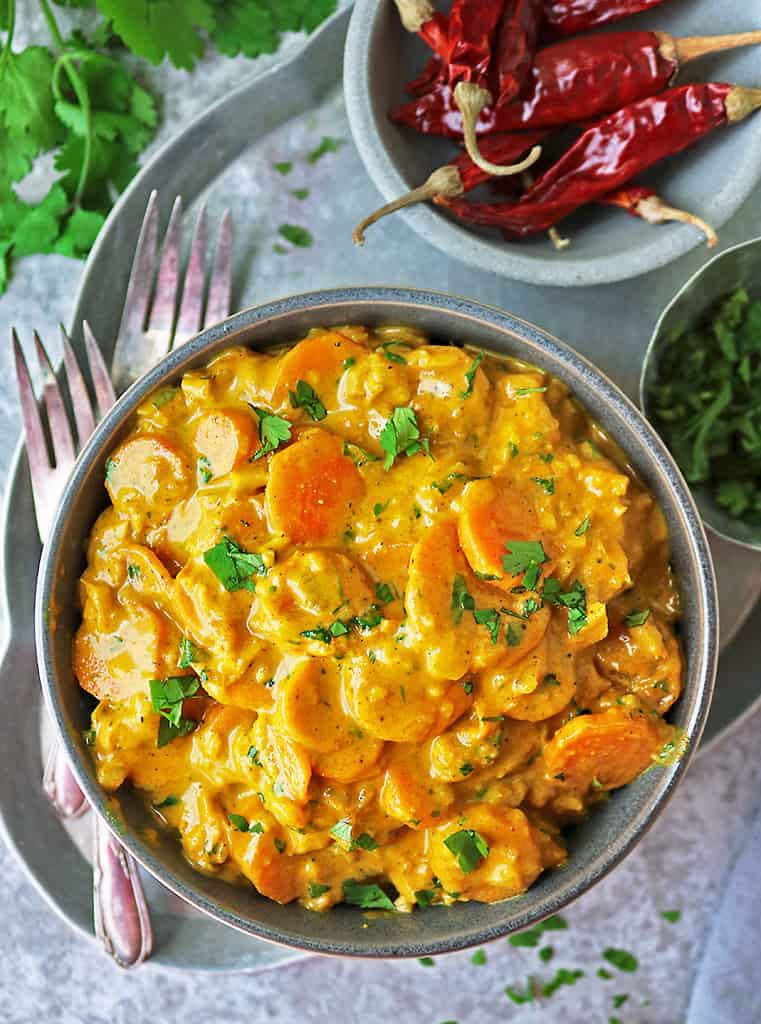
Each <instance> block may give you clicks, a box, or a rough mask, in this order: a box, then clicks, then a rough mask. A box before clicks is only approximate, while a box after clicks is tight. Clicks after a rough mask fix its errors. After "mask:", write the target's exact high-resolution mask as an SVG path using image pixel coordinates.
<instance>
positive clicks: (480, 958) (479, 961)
mask: <svg viewBox="0 0 761 1024" xmlns="http://www.w3.org/2000/svg"><path fill="white" fill-rule="evenodd" d="M470 962H471V963H472V964H475V965H476V967H483V965H484V964H485V963H486V950H484V949H477V950H476V951H475V953H474V954H473V956H472V957H471V958H470Z"/></svg>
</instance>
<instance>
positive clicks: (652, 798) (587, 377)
mask: <svg viewBox="0 0 761 1024" xmlns="http://www.w3.org/2000/svg"><path fill="white" fill-rule="evenodd" d="M357 303H372V304H373V305H375V306H377V307H378V309H379V311H380V312H383V310H384V308H388V309H389V314H391V312H392V310H393V315H394V317H395V318H396V322H399V319H398V318H399V315H400V313H399V309H400V307H406V308H409V309H411V310H414V309H424V310H427V311H429V312H431V313H432V314H440V315H452V314H454V315H455V319H458V318H459V320H460V321H462V320H463V319H465V318H467V319H470V320H472V321H474V322H480V323H486V324H487V325H489V326H491V327H494V328H497V329H501V330H503V331H506V332H509V333H512V334H513V335H517V336H518V337H519V338H520V341H521V343H522V344H525V345H527V346H528V347H529V348H531V349H532V350H533V351H534V352H535V353H536V357H537V358H536V363H537V365H539V366H541V365H542V363H543V362H544V363H547V362H550V363H555V364H556V366H555V367H553V368H552V369H548V372H552V373H553V374H556V373H557V367H558V366H559V367H560V368H561V369H562V370H563V371H565V372H566V373H568V374H569V375H570V376H571V377H573V378H574V379H575V380H576V381H577V382H578V383H577V387H579V386H581V388H582V389H583V388H591V387H592V386H594V388H595V389H596V392H597V393H598V394H600V395H601V396H602V397H603V398H604V400H605V402H606V404H607V405H608V406H609V407H610V409H611V411H612V412H613V413H615V414H616V415H617V418H618V420H619V421H620V424H621V428H622V431H624V432H625V431H626V430H630V431H631V430H633V429H635V427H636V429H638V430H641V431H642V432H643V434H644V437H645V439H646V441H647V449H646V451H645V455H646V457H647V458H648V459H649V460H650V462H651V463H652V466H653V468H654V469H655V470H656V471H657V473H658V475H659V476H660V477H661V478H662V479H663V480H664V481H665V482H666V483H667V485H668V486H667V490H668V492H669V495H670V496H671V499H672V502H673V505H674V509H675V511H676V512H678V514H679V520H680V523H681V525H682V528H683V531H684V533H685V536H686V537H687V538H688V540H689V550H690V555H691V562H692V564H693V565H694V567H695V576H696V580H695V582H696V584H697V593H696V599H697V608H698V620H699V622H700V626H701V628H700V636H699V637H698V640H697V642H696V645H695V646H696V650H695V652H694V664H695V669H694V678H695V682H696V686H695V692H694V693H693V694H692V696H691V699H690V701H689V702H688V704H687V707H688V709H690V710H689V719H688V721H687V722H686V723H685V725H684V732H685V734H686V736H687V737H688V739H689V743H688V746H687V750H686V752H685V754H684V756H683V757H682V758H680V759H679V760H678V761H677V762H675V763H674V764H672V765H668V766H666V767H663V768H661V769H660V770H659V772H658V776H657V783H656V785H654V786H653V787H652V792H649V793H648V794H647V795H646V796H645V798H644V799H643V800H642V801H641V804H640V806H638V808H637V809H636V811H635V812H634V813H633V814H632V816H631V818H630V819H629V820H627V823H626V828H625V829H622V830H621V833H620V834H617V835H616V836H615V837H614V838H613V839H612V840H611V841H610V842H609V843H608V844H607V845H606V847H605V850H604V852H603V853H600V854H599V855H597V856H596V857H595V858H594V859H593V860H591V862H590V863H589V864H588V866H587V867H586V869H585V870H584V871H583V872H582V873H581V874H579V873H577V872H576V873H572V874H570V875H569V877H568V878H567V879H565V880H564V881H563V883H562V884H561V885H559V887H558V888H557V890H556V891H554V892H552V893H550V894H547V895H545V896H543V897H542V898H541V899H539V900H537V901H536V902H535V903H534V904H532V905H531V907H527V908H526V909H524V910H522V911H521V912H520V913H519V914H517V915H515V917H514V919H513V920H511V921H510V922H503V923H502V924H497V925H489V924H488V923H487V924H486V926H480V927H475V928H465V929H462V930H460V931H457V932H456V933H455V934H453V935H450V936H448V937H445V938H436V939H433V940H429V941H427V942H425V941H419V942H409V941H408V942H404V941H400V943H399V944H396V943H389V942H386V943H385V944H384V943H378V944H377V945H373V946H368V944H367V943H365V944H358V943H356V942H354V941H353V940H352V938H351V936H349V937H347V938H346V939H343V938H342V939H341V940H340V941H339V940H334V939H330V938H322V937H321V938H319V939H311V938H308V937H307V938H301V937H294V935H293V934H292V933H289V932H284V931H282V930H280V929H279V928H276V927H271V926H269V925H267V924H262V923H260V922H258V921H256V920H253V919H252V918H251V917H244V916H242V915H241V914H239V913H237V912H236V911H235V910H233V909H231V908H229V907H225V906H222V905H221V904H220V903H219V902H218V901H217V900H215V899H213V898H211V897H207V896H205V895H204V894H203V893H201V892H199V891H198V890H197V889H196V888H195V887H194V886H190V885H188V884H186V883H185V881H184V880H183V879H182V878H181V877H179V876H178V875H177V874H176V873H175V872H173V871H172V870H171V869H169V868H167V866H166V865H164V864H162V863H161V861H160V859H159V858H158V857H156V856H155V854H154V852H153V851H152V849H151V847H150V846H149V845H148V843H146V842H144V841H143V840H141V839H140V838H139V837H138V836H137V835H136V834H135V833H134V832H132V831H129V830H126V831H125V830H124V829H123V827H122V826H121V824H120V823H119V822H118V821H116V820H115V818H114V814H113V811H112V810H110V808H109V806H108V795H107V794H106V793H105V791H104V790H102V789H101V788H100V786H99V785H98V784H97V782H96V781H95V778H94V775H93V773H92V764H91V761H90V760H89V758H88V757H87V755H86V752H85V751H84V749H83V747H82V745H81V744H77V743H76V742H75V740H74V738H73V736H72V735H70V733H69V732H68V730H67V728H66V725H65V720H64V712H63V708H62V704H61V702H60V701H59V698H58V685H57V680H56V675H55V658H54V655H53V651H52V635H53V632H54V630H53V629H51V628H50V626H49V623H48V614H47V610H48V608H49V607H50V602H51V598H52V594H53V592H54V589H55V580H56V575H57V563H58V559H59V556H60V553H61V550H62V549H63V548H64V547H65V544H66V540H67V536H68V527H69V522H68V517H69V512H70V507H71V505H72V502H73V501H74V499H75V497H76V495H77V494H78V491H79V488H80V485H81V484H82V483H83V482H84V481H85V480H86V478H87V475H88V473H89V471H90V470H91V469H92V467H93V464H94V463H96V462H97V461H98V460H99V459H101V458H102V457H103V455H104V454H105V450H106V448H107V446H108V445H109V444H110V443H112V440H113V435H114V434H115V433H116V432H117V431H118V430H119V429H121V428H123V426H124V425H125V423H126V421H127V420H128V419H129V417H130V416H132V414H133V413H134V412H135V410H136V409H137V407H138V406H139V404H140V403H141V402H142V401H143V400H144V398H145V397H146V396H147V395H148V394H150V393H151V392H152V391H154V390H155V389H156V388H157V387H160V386H161V385H163V384H165V383H168V382H170V381H173V380H176V378H177V377H178V376H179V374H180V373H182V372H184V371H185V370H186V369H188V368H190V366H193V365H197V364H198V363H199V362H201V361H202V360H203V359H204V358H206V359H208V358H209V357H210V356H211V355H212V354H213V352H215V351H216V350H221V349H223V348H224V347H225V343H226V342H227V343H228V344H235V343H241V344H245V343H246V342H245V341H243V339H237V338H236V337H235V336H236V335H237V334H238V332H241V331H246V330H247V329H250V328H252V327H255V326H256V325H261V324H270V325H271V324H275V323H276V322H277V321H287V320H288V319H290V318H291V317H293V316H294V314H297V313H300V314H308V313H309V312H310V311H316V310H317V309H321V310H322V309H327V310H330V309H331V308H333V307H335V308H336V310H337V317H338V310H339V309H340V310H342V311H343V310H344V309H345V307H346V306H347V305H351V304H357ZM339 320H340V318H338V319H337V320H336V321H334V322H339ZM342 322H346V319H344V320H343V321H342ZM561 377H562V375H561ZM624 447H625V446H624ZM643 450H644V449H643ZM34 618H35V644H36V653H37V661H38V668H39V673H40V680H41V685H42V690H43V695H44V698H45V703H46V705H47V708H48V711H49V713H50V715H51V718H52V719H53V723H54V725H55V728H56V730H57V733H58V736H59V739H60V740H61V742H62V743H63V744H64V748H65V750H66V753H67V755H68V757H69V761H70V764H71V766H72V769H73V771H74V774H75V776H76V778H77V780H78V781H79V783H80V785H81V787H82V789H83V791H84V793H85V795H86V796H87V798H88V800H89V801H90V803H91V805H92V807H93V809H94V811H95V813H97V814H98V815H99V816H100V817H101V819H102V820H103V822H104V824H105V825H106V827H108V828H109V829H110V830H111V831H112V832H113V834H114V835H115V836H116V838H117V839H118V840H119V842H121V843H122V844H123V845H124V847H125V848H126V849H127V850H128V851H129V852H130V853H131V854H132V855H133V856H134V857H135V858H136V860H137V861H138V862H139V863H140V864H141V865H142V866H143V867H144V868H145V869H146V870H147V871H148V872H149V873H150V874H152V875H153V876H154V877H155V878H156V879H157V880H158V881H159V882H161V883H162V884H163V885H164V886H166V887H167V888H168V889H169V890H170V891H172V892H173V893H175V894H176V895H177V896H179V897H180V898H181V899H184V900H185V901H186V902H188V903H190V904H191V905H192V906H194V907H196V909H198V910H200V911H201V912H203V913H206V914H209V915H210V916H212V917H213V918H215V919H216V920H218V921H220V922H221V923H223V924H226V925H228V926H230V927H233V928H236V929H238V930H239V931H243V932H246V933H247V934H249V935H252V936H254V937H256V938H259V939H263V940H265V941H270V942H276V943H280V944H282V945H287V946H293V947H296V948H299V949H303V950H306V951H308V952H316V953H327V954H334V955H342V956H353V957H364V958H387V957H395V958H396V957H420V956H424V955H436V954H441V953H446V952H451V951H454V950H458V949H464V948H469V947H472V946H476V945H483V944H484V943H486V942H489V941H491V940H493V939H495V938H499V937H503V936H505V935H507V934H510V933H512V932H515V931H520V930H522V929H524V928H526V927H529V926H530V925H532V924H535V923H536V922H538V921H541V920H543V919H544V918H546V917H548V916H550V915H552V914H555V913H557V912H558V911H559V910H560V909H562V908H563V907H565V906H567V905H568V903H570V902H571V901H572V900H573V899H575V898H577V897H578V896H579V895H581V894H582V893H583V892H586V891H587V890H588V889H589V888H590V887H591V886H592V885H593V884H595V883H596V882H597V881H599V880H600V879H601V878H603V877H604V876H605V875H607V874H608V873H609V872H610V871H611V870H612V869H613V868H614V867H615V866H616V865H617V864H618V863H619V862H620V861H621V860H622V859H623V858H624V857H625V856H626V855H627V854H628V853H629V852H630V851H631V849H633V847H634V846H635V845H636V844H637V842H638V841H639V840H640V839H641V838H642V836H643V835H644V834H645V832H646V831H647V830H648V828H649V827H650V826H651V825H652V824H653V822H654V821H655V819H656V818H657V816H658V814H659V813H660V811H661V810H662V809H663V808H664V807H665V805H666V803H667V802H668V800H669V799H670V797H671V796H672V794H673V792H674V789H675V787H676V785H677V783H678V781H679V780H680V779H681V777H682V776H683V774H684V772H685V771H686V769H687V766H688V764H689V761H690V759H691V757H692V756H693V754H694V752H695V750H696V749H697V746H698V742H699V740H700V736H701V734H702V731H703V727H704V725H705V721H706V718H707V715H708V710H709V707H710V701H711V694H712V691H713V685H714V680H715V677H716V667H717V659H718V605H717V597H716V581H715V577H714V570H713V563H712V560H711V555H710V551H709V548H708V543H707V540H706V536H705V532H704V530H703V526H702V523H701V520H700V516H699V514H698V512H697V509H696V507H695V505H694V502H693V499H692V497H691V494H690V491H689V489H688V487H687V485H686V483H685V482H684V480H683V478H682V476H681V474H680V472H679V469H678V468H677V466H676V464H675V463H674V461H673V459H672V457H671V455H670V454H669V452H668V450H667V449H666V447H665V445H664V444H663V442H662V441H661V440H660V438H659V437H658V435H657V434H656V432H655V431H654V430H653V428H652V427H651V426H650V425H649V424H648V423H647V420H645V418H644V416H643V415H642V413H641V412H640V411H639V410H638V409H637V407H636V405H635V404H634V403H633V402H632V401H631V400H630V399H629V398H628V397H627V396H626V395H624V394H623V392H621V391H620V390H619V388H618V387H617V386H616V385H615V384H613V382H612V381H611V380H610V379H609V378H608V377H606V376H605V375H604V374H603V373H602V372H601V371H599V370H598V369H597V368H596V367H594V366H593V365H592V364H591V363H590V362H589V361H588V360H586V359H585V358H584V357H583V356H580V355H579V354H578V353H576V352H574V351H573V350H572V349H571V348H569V347H568V346H567V345H566V344H565V343H563V342H561V341H559V340H558V339H557V338H555V337H554V336H553V335H550V334H548V333H547V332H545V331H544V330H542V329H541V328H538V327H536V326H535V325H533V324H530V323H528V322H527V321H524V320H521V319H520V318H518V317H515V316H513V315H512V314H510V313H506V312H503V311H501V310H499V309H496V308H494V307H491V306H485V305H482V304H480V303H477V302H474V301H472V300H469V299H466V298H460V297H458V296H451V295H447V294H446V293H442V292H430V291H424V290H419V289H410V288H399V287H390V286H359V287H354V288H336V289H327V290H320V291H315V292H307V293H302V294H298V295H294V296H290V297H286V298H283V299H278V300H275V301H272V302H269V303H265V304H263V305H259V306H255V307H251V308H249V309H246V310H243V311H241V312H239V313H237V314H235V315H233V316H232V317H230V318H228V319H227V320H225V321H223V322H222V323H219V324H217V325H214V326H212V327H210V328H208V329H206V330H204V331H202V332H200V333H199V334H198V335H196V337H195V338H193V339H191V340H190V341H189V342H187V343H186V344H185V345H183V346H181V347H180V348H179V349H176V350H173V351H172V352H170V353H168V355H166V356H165V357H164V358H163V359H162V360H161V361H160V362H159V363H158V364H157V365H156V366H155V367H154V368H153V369H152V370H151V371H149V372H148V373H147V374H145V375H144V376H143V377H142V378H140V380H138V381H137V382H136V383H135V384H133V385H132V387H130V388H129V390H128V391H126V392H125V393H124V395H122V396H121V398H120V399H119V401H118V402H117V403H116V405H115V406H113V407H112V408H111V410H110V411H109V412H108V413H107V414H106V416H105V417H104V418H103V419H102V420H101V422H100V423H99V424H98V426H97V427H96V430H95V432H94V434H93V435H92V436H91V438H90V440H89V441H88V443H87V444H86V446H85V447H84V449H83V451H82V452H81V454H80V456H79V458H78V459H77V462H76V464H75V467H74V470H73V472H72V475H71V477H70V478H69V481H68V483H67V485H66V488H65V490H64V493H63V496H62V498H61V501H60V504H59V506H58V509H57V512H56V516H55V519H54V522H53V525H52V528H51V531H50V537H49V539H48V542H47V543H46V544H45V546H44V549H43V554H42V560H41V563H40V570H39V575H38V582H37V591H36V595H35V610H34ZM685 696H686V694H683V695H682V699H684V698H685ZM529 891H530V890H529ZM503 902H504V903H505V904H509V903H510V901H509V900H507V901H503ZM468 905H469V906H472V905H473V904H466V906H468Z"/></svg>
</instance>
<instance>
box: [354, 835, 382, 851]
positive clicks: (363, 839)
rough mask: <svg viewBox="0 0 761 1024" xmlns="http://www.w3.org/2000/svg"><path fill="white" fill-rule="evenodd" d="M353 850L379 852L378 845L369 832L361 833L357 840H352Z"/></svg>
mask: <svg viewBox="0 0 761 1024" xmlns="http://www.w3.org/2000/svg"><path fill="white" fill-rule="evenodd" d="M351 845H352V849H355V848H356V847H359V849H360V850H377V849H378V844H377V843H376V841H375V840H374V839H373V837H372V836H371V835H369V834H368V833H367V832H360V834H359V835H358V836H357V838H356V839H353V840H352V844H351Z"/></svg>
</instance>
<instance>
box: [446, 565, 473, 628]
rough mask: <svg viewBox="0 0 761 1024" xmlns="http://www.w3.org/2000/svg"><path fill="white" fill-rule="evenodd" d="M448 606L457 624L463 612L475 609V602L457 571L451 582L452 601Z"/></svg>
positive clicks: (460, 620) (462, 577) (463, 578)
mask: <svg viewBox="0 0 761 1024" xmlns="http://www.w3.org/2000/svg"><path fill="white" fill-rule="evenodd" d="M450 607H451V609H452V619H453V621H454V623H455V625H459V624H460V623H461V622H462V614H463V612H465V611H469V612H472V611H475V607H476V602H475V600H474V599H473V597H472V596H471V594H470V592H469V591H468V587H467V584H466V583H465V577H464V576H462V575H461V574H460V573H457V575H456V576H455V578H454V581H453V583H452V602H451V605H450Z"/></svg>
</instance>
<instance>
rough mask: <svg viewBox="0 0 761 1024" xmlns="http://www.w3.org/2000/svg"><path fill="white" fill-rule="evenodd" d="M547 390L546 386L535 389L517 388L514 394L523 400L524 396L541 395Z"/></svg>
mask: <svg viewBox="0 0 761 1024" xmlns="http://www.w3.org/2000/svg"><path fill="white" fill-rule="evenodd" d="M546 390H547V387H546V385H545V386H544V387H537V388H518V390H517V391H516V392H515V393H516V395H518V397H519V398H524V397H525V396H526V395H541V394H544V392H545V391H546Z"/></svg>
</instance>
